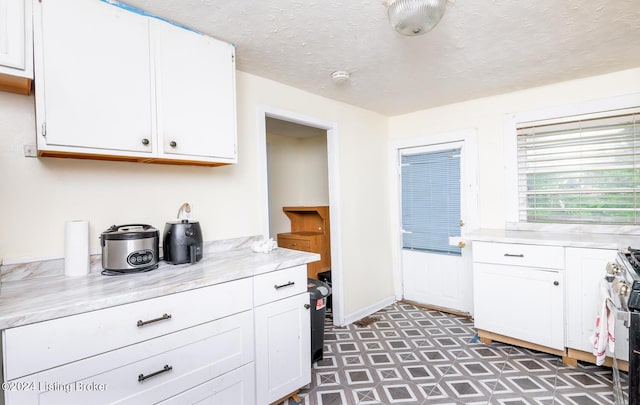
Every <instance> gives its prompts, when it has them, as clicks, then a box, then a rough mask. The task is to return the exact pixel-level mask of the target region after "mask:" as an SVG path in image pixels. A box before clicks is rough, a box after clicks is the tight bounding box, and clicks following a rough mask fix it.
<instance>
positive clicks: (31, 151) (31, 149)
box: [24, 145, 38, 157]
mask: <svg viewBox="0 0 640 405" xmlns="http://www.w3.org/2000/svg"><path fill="white" fill-rule="evenodd" d="M24 157H38V148H37V147H36V145H24Z"/></svg>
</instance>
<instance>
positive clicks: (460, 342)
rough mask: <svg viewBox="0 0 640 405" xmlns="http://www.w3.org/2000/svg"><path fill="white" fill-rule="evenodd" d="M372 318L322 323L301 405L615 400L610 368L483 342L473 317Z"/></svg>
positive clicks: (399, 308) (403, 313) (406, 310)
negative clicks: (318, 351)
mask: <svg viewBox="0 0 640 405" xmlns="http://www.w3.org/2000/svg"><path fill="white" fill-rule="evenodd" d="M372 316H374V317H379V318H380V320H378V321H377V322H375V323H372V324H370V325H368V326H363V327H361V326H357V325H355V324H351V325H349V326H348V327H345V328H337V327H334V326H333V325H331V324H330V322H329V321H327V323H326V327H325V328H326V329H325V342H324V345H325V349H324V358H323V360H321V361H318V362H317V363H315V364H314V366H313V370H312V376H311V384H310V385H309V386H308V387H306V388H305V389H303V390H301V392H300V394H299V395H300V398H301V399H302V403H303V404H305V405H316V404H317V405H347V404H349V405H351V404H354V405H355V404H363V405H364V404H452V405H458V404H500V405H507V404H508V405H516V404H556V405H574V404H580V405H583V404H584V405H587V404H615V403H616V402H615V398H614V394H613V377H612V370H611V369H610V368H604V367H596V366H593V365H589V364H586V363H584V364H583V363H580V364H579V366H578V367H575V368H572V367H568V366H565V365H563V364H562V360H561V358H559V357H557V356H553V355H549V354H546V353H540V352H536V351H531V350H527V349H523V348H519V347H514V346H509V345H506V344H502V343H493V344H491V345H485V344H483V343H480V342H477V339H476V338H475V335H476V332H475V330H474V328H473V322H472V321H471V320H468V319H466V318H462V317H458V316H454V315H449V314H445V313H442V312H439V311H434V310H426V309H422V308H417V307H415V306H413V305H410V304H406V303H396V304H393V305H391V306H389V307H387V308H384V309H383V310H381V311H379V312H377V313H376V314H374V315H372ZM620 375H621V379H622V382H623V390H624V391H625V394H624V395H625V397H626V386H625V385H624V383H625V382H626V381H627V376H626V374H625V373H620ZM625 399H626V398H625ZM285 402H286V401H285ZM619 403H624V404H626V403H627V401H626V400H624V401H623V402H619ZM289 404H293V402H292V401H289Z"/></svg>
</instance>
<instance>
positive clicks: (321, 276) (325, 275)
mask: <svg viewBox="0 0 640 405" xmlns="http://www.w3.org/2000/svg"><path fill="white" fill-rule="evenodd" d="M318 280H320V281H324V282H325V283H327V285H328V286H329V288H333V286H332V285H331V270H327V271H321V272H320V273H318ZM331 305H332V302H331V295H329V296H328V297H327V311H328V312H333V309H332V306H331Z"/></svg>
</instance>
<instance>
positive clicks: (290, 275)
mask: <svg viewBox="0 0 640 405" xmlns="http://www.w3.org/2000/svg"><path fill="white" fill-rule="evenodd" d="M306 291H307V266H297V267H291V268H288V269H284V270H278V271H273V272H271V273H265V274H260V275H258V276H255V277H254V278H253V297H254V305H255V306H258V305H262V304H266V303H267V302H272V301H276V300H279V299H282V298H286V297H291V296H292V295H296V294H300V293H302V292H306Z"/></svg>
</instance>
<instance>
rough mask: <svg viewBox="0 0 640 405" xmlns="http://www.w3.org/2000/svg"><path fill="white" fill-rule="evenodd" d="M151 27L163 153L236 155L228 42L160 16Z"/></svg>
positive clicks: (231, 57)
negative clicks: (154, 38) (153, 36)
mask: <svg viewBox="0 0 640 405" xmlns="http://www.w3.org/2000/svg"><path fill="white" fill-rule="evenodd" d="M156 27H157V36H156V38H158V47H157V49H158V51H157V60H156V66H157V69H156V83H157V87H156V89H157V111H158V130H159V134H160V139H161V145H162V146H161V148H162V152H163V153H164V154H166V155H173V154H180V155H191V156H214V157H219V158H226V159H235V136H233V137H232V136H228V134H235V133H236V115H235V86H234V83H235V79H234V77H235V63H234V49H233V46H232V45H229V44H227V43H224V42H221V41H218V40H216V39H213V38H211V37H207V36H205V35H201V34H196V33H193V32H190V31H187V30H185V29H183V28H180V27H176V26H174V25H171V24H166V23H164V22H161V21H158V22H157V24H156Z"/></svg>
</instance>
